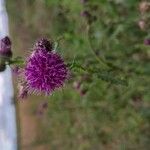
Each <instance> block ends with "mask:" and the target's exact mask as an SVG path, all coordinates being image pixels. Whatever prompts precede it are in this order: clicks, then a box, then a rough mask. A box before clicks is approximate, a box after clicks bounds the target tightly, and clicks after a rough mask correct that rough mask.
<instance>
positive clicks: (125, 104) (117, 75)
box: [7, 0, 150, 150]
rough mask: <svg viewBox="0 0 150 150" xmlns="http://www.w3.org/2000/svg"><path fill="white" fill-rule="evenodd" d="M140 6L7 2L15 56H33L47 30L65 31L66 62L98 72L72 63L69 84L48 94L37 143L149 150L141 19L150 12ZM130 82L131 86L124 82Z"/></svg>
mask: <svg viewBox="0 0 150 150" xmlns="http://www.w3.org/2000/svg"><path fill="white" fill-rule="evenodd" d="M139 5H140V1H139V0H89V1H88V2H87V3H84V4H83V3H81V2H80V0H16V1H11V0H7V9H8V12H9V18H10V29H11V36H12V40H13V43H14V45H13V46H14V49H15V51H14V55H21V54H27V50H28V49H29V50H30V48H31V47H32V44H33V42H34V41H35V40H36V39H37V38H39V37H41V36H42V37H43V36H44V37H49V38H50V39H52V40H54V41H56V40H57V39H58V38H60V37H63V38H62V39H61V40H60V42H59V48H58V51H59V52H60V53H61V54H62V55H63V57H64V59H65V60H66V62H72V61H73V60H75V62H77V63H78V64H82V66H83V67H84V68H86V69H87V68H88V69H89V70H91V69H93V70H94V73H93V74H92V75H91V74H89V73H87V72H86V71H84V70H82V68H79V67H77V68H74V71H72V76H71V79H70V81H68V84H67V85H66V87H64V89H63V90H59V91H56V92H55V93H54V94H53V95H52V96H50V97H49V102H48V103H49V107H48V111H47V113H46V114H44V117H43V119H41V124H40V125H39V126H40V130H41V137H40V138H37V139H36V142H37V143H38V142H42V143H49V144H50V148H49V149H54V150H55V149H59V150H107V149H108V150H133V149H134V150H149V149H150V145H149V143H150V132H149V131H150V109H149V108H150V103H149V100H150V92H149V91H150V78H149V75H150V63H149V58H150V52H149V49H150V46H148V45H144V44H143V41H144V39H145V38H148V37H149V29H148V27H147V28H146V29H145V30H142V29H141V28H140V27H139V25H138V22H139V21H140V20H141V19H143V16H144V19H147V20H148V18H149V14H148V12H146V13H145V14H143V13H142V14H141V12H140V10H139ZM84 11H87V12H88V13H89V14H90V16H92V17H93V18H92V19H93V20H92V21H91V20H88V19H89V18H87V16H84V15H83V12H84ZM146 23H147V24H148V22H146ZM89 29H90V31H89V32H88V30H89ZM93 52H94V54H93ZM99 58H100V59H102V60H103V61H104V62H107V64H109V66H111V67H108V66H106V64H103V62H101V61H100V63H99V61H98V60H97V59H99ZM126 80H127V81H128V86H122V85H120V84H126ZM106 81H107V82H106ZM111 81H112V82H111ZM112 83H115V84H112ZM73 84H75V87H73ZM76 85H79V88H77V87H76ZM32 103H33V106H34V105H35V102H34V101H33V102H32ZM34 107H37V105H35V106H34Z"/></svg>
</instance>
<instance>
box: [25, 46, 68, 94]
mask: <svg viewBox="0 0 150 150" xmlns="http://www.w3.org/2000/svg"><path fill="white" fill-rule="evenodd" d="M68 72H69V71H68V68H67V66H66V65H65V64H64V61H63V59H62V58H61V57H60V56H59V54H57V53H55V52H53V51H51V52H50V51H49V49H45V48H41V47H40V48H39V47H38V48H36V49H35V50H34V52H33V53H32V54H31V56H30V57H29V58H28V59H27V62H26V66H25V69H24V76H25V80H26V81H27V88H28V89H29V91H31V92H43V93H45V94H46V95H48V94H51V92H52V91H54V90H55V89H57V88H60V87H62V86H63V85H64V82H65V80H66V79H67V78H68Z"/></svg>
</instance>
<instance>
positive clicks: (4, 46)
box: [0, 36, 12, 58]
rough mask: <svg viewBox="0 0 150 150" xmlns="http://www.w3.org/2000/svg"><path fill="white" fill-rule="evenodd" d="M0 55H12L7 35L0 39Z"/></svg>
mask: <svg viewBox="0 0 150 150" xmlns="http://www.w3.org/2000/svg"><path fill="white" fill-rule="evenodd" d="M0 56H1V57H8V58H10V57H12V51H11V41H10V39H9V37H8V36H6V37H4V38H3V39H1V40H0Z"/></svg>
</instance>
